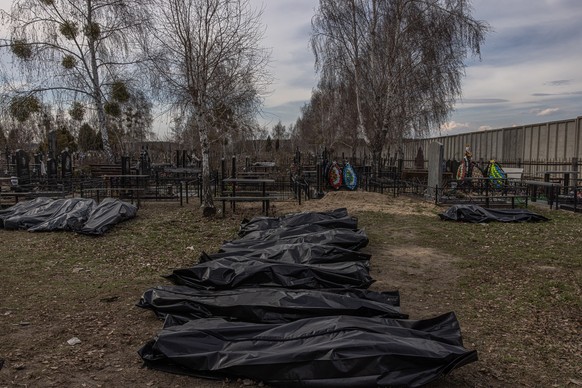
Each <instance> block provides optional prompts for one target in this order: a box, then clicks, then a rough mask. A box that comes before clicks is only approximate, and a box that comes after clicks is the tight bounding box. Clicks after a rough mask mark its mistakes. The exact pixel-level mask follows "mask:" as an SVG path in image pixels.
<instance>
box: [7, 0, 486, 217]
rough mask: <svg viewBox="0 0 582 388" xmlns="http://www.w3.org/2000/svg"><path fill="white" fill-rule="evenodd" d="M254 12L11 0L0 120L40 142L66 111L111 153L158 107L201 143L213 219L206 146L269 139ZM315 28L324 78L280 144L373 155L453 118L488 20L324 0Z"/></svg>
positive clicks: (208, 5)
mask: <svg viewBox="0 0 582 388" xmlns="http://www.w3.org/2000/svg"><path fill="white" fill-rule="evenodd" d="M260 18H261V10H256V9H254V8H253V7H252V5H251V4H250V2H249V0H141V1H138V0H15V1H13V5H12V9H11V12H9V13H3V14H2V21H3V22H4V24H5V25H8V26H9V27H10V31H9V36H8V37H4V38H1V39H0V50H2V52H8V53H9V54H11V57H12V58H13V62H12V65H13V67H12V68H9V67H8V66H6V65H5V66H4V67H3V68H2V69H0V70H1V71H0V76H1V77H2V81H3V84H4V86H3V89H2V90H1V91H0V102H2V107H3V109H2V114H3V115H4V117H10V118H11V121H10V123H11V124H10V125H11V126H12V128H11V129H12V131H10V132H11V133H13V135H12V137H15V136H17V135H18V134H19V133H24V132H25V131H24V127H28V128H35V129H34V131H33V132H35V134H33V135H34V136H37V137H40V138H42V137H43V135H46V133H43V131H44V132H48V131H49V130H50V129H51V128H53V129H54V127H55V126H57V127H59V126H60V127H62V128H64V127H65V125H64V124H63V122H65V121H66V120H65V116H67V114H68V120H69V124H68V126H69V127H71V128H74V129H73V132H76V133H75V135H77V136H78V138H79V139H81V137H82V136H81V134H82V133H83V138H84V139H85V142H84V143H86V144H85V145H84V146H86V147H91V146H92V144H91V142H93V143H99V144H98V146H99V147H102V149H103V150H104V151H105V154H106V155H107V157H108V158H109V159H110V160H113V157H114V155H113V154H114V152H113V148H112V142H113V143H114V144H115V143H116V142H117V143H120V142H121V141H120V139H121V138H123V137H126V138H133V139H137V140H144V139H146V138H147V137H148V136H149V135H150V133H151V124H152V122H153V118H152V117H153V116H152V115H153V112H152V109H153V106H154V103H157V104H160V103H161V104H163V105H164V106H166V107H168V108H167V109H168V111H170V112H171V113H172V114H173V116H174V117H176V119H175V121H174V125H173V128H172V132H173V134H174V135H175V136H176V138H178V139H181V140H182V141H184V142H186V141H191V142H193V143H197V144H198V146H199V147H200V148H199V149H200V153H201V159H202V166H203V179H204V184H203V187H204V189H203V197H204V201H203V203H204V206H203V207H204V211H205V214H208V215H211V214H214V212H215V210H214V204H213V203H212V196H211V192H210V185H209V183H210V171H209V151H210V148H211V146H213V145H214V146H215V145H216V144H219V145H220V146H223V147H226V146H227V145H228V144H230V145H232V144H233V143H234V142H235V141H238V140H245V139H249V138H253V137H257V136H260V137H263V138H265V134H264V133H261V130H260V129H259V128H260V127H259V125H258V124H257V122H256V116H257V113H258V112H259V111H260V109H261V104H262V101H263V98H264V96H265V94H266V92H267V89H268V87H269V84H270V81H271V78H270V75H269V73H268V72H267V70H266V69H267V64H268V61H269V56H270V53H269V51H268V50H266V49H264V48H262V47H261V45H260V44H261V40H262V38H263V36H262V35H263V32H264V28H263V26H262V25H261V23H260ZM312 29H313V32H312V39H311V44H312V47H313V51H314V53H315V56H316V63H315V65H316V69H317V70H318V71H319V74H320V81H319V83H318V85H317V87H316V88H315V89H314V91H313V94H312V97H311V100H310V101H309V102H308V103H307V104H306V105H305V106H304V107H303V108H302V111H301V115H300V117H299V119H298V120H297V122H296V123H295V125H294V126H291V127H290V128H285V127H284V126H283V125H282V124H281V123H278V124H277V125H276V126H275V127H274V128H273V129H272V135H273V136H274V138H273V140H275V139H276V140H278V139H280V138H281V139H282V138H284V137H287V136H289V135H293V136H294V139H295V141H296V143H297V144H316V145H318V146H319V147H320V148H321V147H325V146H332V145H333V144H335V143H338V142H341V143H344V144H348V145H350V144H351V145H354V144H357V143H358V142H365V143H366V144H367V145H368V147H369V149H370V150H371V151H372V155H373V157H374V160H378V158H379V157H380V156H381V154H382V151H383V150H384V149H385V148H386V147H393V146H398V144H399V143H401V142H402V139H403V138H404V137H405V136H409V135H411V134H423V133H426V132H427V131H428V130H430V129H431V128H433V127H435V126H438V125H439V124H441V123H442V122H443V121H444V120H445V119H446V118H447V115H448V114H449V112H450V110H451V108H452V106H453V103H454V101H455V98H457V97H458V96H459V95H460V92H461V77H462V75H463V69H464V64H463V61H464V60H465V59H466V57H467V55H468V54H469V53H472V54H476V55H478V54H479V48H480V45H481V43H482V42H483V39H484V34H485V32H486V31H487V25H486V24H485V23H483V22H479V21H476V20H473V19H472V17H471V9H470V3H469V1H468V0H390V1H382V0H320V2H319V7H318V8H317V11H316V14H315V16H314V17H313V19H312ZM55 112H60V113H55ZM2 132H5V131H2ZM263 132H264V129H263ZM4 137H5V138H6V136H4ZM8 137H10V136H8ZM193 139H195V140H193ZM79 142H80V140H79Z"/></svg>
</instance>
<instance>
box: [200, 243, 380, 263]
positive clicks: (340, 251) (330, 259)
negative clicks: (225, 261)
mask: <svg viewBox="0 0 582 388" xmlns="http://www.w3.org/2000/svg"><path fill="white" fill-rule="evenodd" d="M233 256H236V257H245V258H249V259H263V260H272V261H280V262H285V263H298V264H325V263H340V262H353V261H360V262H363V263H366V264H367V263H368V262H369V261H370V257H371V255H369V254H367V253H363V252H359V251H355V250H351V249H345V248H341V247H338V246H334V245H324V244H314V243H293V244H274V245H269V246H266V247H263V248H256V247H255V248H252V247H251V248H240V249H237V250H236V251H233V250H230V251H227V252H220V253H212V254H206V253H202V255H201V256H200V261H201V262H205V261H209V260H216V259H220V258H224V257H233Z"/></svg>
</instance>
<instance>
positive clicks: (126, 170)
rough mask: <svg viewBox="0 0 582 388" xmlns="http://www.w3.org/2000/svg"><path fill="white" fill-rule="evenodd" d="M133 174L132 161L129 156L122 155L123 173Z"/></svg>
mask: <svg viewBox="0 0 582 388" xmlns="http://www.w3.org/2000/svg"><path fill="white" fill-rule="evenodd" d="M129 174H131V162H130V159H129V156H122V157H121V175H129Z"/></svg>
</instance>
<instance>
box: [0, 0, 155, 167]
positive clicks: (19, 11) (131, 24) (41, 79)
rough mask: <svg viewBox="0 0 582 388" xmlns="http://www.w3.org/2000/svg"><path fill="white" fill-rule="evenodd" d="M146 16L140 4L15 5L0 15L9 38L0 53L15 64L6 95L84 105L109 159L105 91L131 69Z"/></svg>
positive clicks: (99, 0)
mask: <svg viewBox="0 0 582 388" xmlns="http://www.w3.org/2000/svg"><path fill="white" fill-rule="evenodd" d="M147 15H148V3H147V2H144V1H140V0H15V1H14V2H13V4H12V8H11V11H10V13H2V21H3V22H4V23H5V25H8V26H9V34H10V36H9V37H5V38H2V39H0V49H5V50H6V49H7V50H9V51H10V53H11V54H12V55H13V57H14V58H15V59H16V60H15V61H14V64H15V65H16V66H17V70H18V72H12V74H17V75H15V76H14V78H15V79H14V80H13V81H14V82H13V85H12V88H11V89H10V93H11V94H12V95H13V96H16V97H18V96H29V95H35V96H39V98H41V99H44V100H48V101H53V102H56V101H60V102H73V101H78V100H82V101H84V102H86V103H87V106H90V107H91V108H92V112H93V113H94V115H95V116H96V121H97V128H98V130H99V132H100V134H101V140H102V143H103V149H104V151H105V153H106V155H107V157H108V159H110V160H112V159H113V153H112V149H111V145H110V141H109V131H108V120H107V116H106V108H107V107H108V104H109V103H110V101H109V100H108V95H107V91H108V90H109V89H110V88H111V85H112V84H113V83H114V82H116V80H118V79H120V78H123V75H125V76H127V75H128V74H129V73H130V71H131V70H132V69H133V68H134V66H135V64H136V60H135V59H134V57H135V56H136V55H137V54H138V53H139V51H138V50H137V49H138V46H137V43H136V42H137V40H138V39H133V38H134V37H136V36H138V35H139V34H140V33H142V32H143V31H142V29H143V28H144V26H145V24H144V21H145V20H147ZM5 75H6V74H5Z"/></svg>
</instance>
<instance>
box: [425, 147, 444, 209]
mask: <svg viewBox="0 0 582 388" xmlns="http://www.w3.org/2000/svg"><path fill="white" fill-rule="evenodd" d="M443 170H444V147H443V145H442V144H441V143H437V142H433V143H430V144H429V146H428V189H427V194H426V195H427V197H429V198H433V199H434V198H435V197H436V195H437V187H438V188H439V189H440V188H442V185H443Z"/></svg>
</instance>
